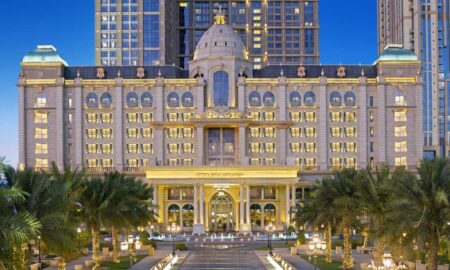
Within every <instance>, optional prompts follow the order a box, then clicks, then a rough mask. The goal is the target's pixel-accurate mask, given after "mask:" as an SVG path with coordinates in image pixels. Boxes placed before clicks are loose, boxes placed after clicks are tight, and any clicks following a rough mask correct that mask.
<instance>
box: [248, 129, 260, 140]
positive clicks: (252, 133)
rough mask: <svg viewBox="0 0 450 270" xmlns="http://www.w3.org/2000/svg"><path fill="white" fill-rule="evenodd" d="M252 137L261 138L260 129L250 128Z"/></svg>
mask: <svg viewBox="0 0 450 270" xmlns="http://www.w3.org/2000/svg"><path fill="white" fill-rule="evenodd" d="M250 137H251V138H258V137H259V128H255V127H252V128H250Z"/></svg>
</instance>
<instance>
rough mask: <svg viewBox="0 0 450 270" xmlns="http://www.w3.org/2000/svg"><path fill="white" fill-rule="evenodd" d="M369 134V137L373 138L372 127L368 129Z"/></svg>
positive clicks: (373, 131) (373, 130)
mask: <svg viewBox="0 0 450 270" xmlns="http://www.w3.org/2000/svg"><path fill="white" fill-rule="evenodd" d="M369 133H370V137H373V135H374V134H375V129H374V128H373V127H370V128H369Z"/></svg>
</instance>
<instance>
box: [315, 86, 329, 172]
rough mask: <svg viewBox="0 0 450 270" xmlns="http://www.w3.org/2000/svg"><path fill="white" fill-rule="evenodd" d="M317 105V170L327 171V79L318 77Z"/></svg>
mask: <svg viewBox="0 0 450 270" xmlns="http://www.w3.org/2000/svg"><path fill="white" fill-rule="evenodd" d="M316 103H317V104H320V105H319V106H320V108H319V117H318V121H319V130H318V131H319V132H318V137H319V140H318V141H319V145H318V151H319V155H318V156H319V162H318V165H319V169H320V170H327V169H328V134H329V131H328V95H327V78H325V77H320V86H319V96H318V100H317V101H316Z"/></svg>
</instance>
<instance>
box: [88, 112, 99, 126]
mask: <svg viewBox="0 0 450 270" xmlns="http://www.w3.org/2000/svg"><path fill="white" fill-rule="evenodd" d="M86 119H87V122H88V123H89V124H96V123H97V114H95V113H88V114H86Z"/></svg>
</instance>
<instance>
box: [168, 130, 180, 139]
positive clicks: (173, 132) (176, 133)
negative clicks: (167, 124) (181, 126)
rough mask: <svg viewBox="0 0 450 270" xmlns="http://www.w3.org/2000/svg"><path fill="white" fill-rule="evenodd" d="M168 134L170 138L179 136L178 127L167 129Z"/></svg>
mask: <svg viewBox="0 0 450 270" xmlns="http://www.w3.org/2000/svg"><path fill="white" fill-rule="evenodd" d="M167 135H168V137H169V138H178V128H169V129H167Z"/></svg>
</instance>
